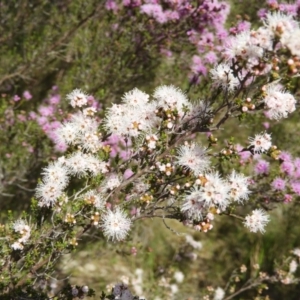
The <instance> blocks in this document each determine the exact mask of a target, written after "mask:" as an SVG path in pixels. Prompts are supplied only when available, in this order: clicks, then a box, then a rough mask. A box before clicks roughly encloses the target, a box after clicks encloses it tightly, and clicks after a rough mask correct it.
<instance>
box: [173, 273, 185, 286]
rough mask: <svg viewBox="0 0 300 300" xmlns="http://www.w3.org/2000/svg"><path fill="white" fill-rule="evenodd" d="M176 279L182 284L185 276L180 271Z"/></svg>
mask: <svg viewBox="0 0 300 300" xmlns="http://www.w3.org/2000/svg"><path fill="white" fill-rule="evenodd" d="M174 279H175V280H176V281H177V282H178V283H182V282H183V280H184V274H183V273H182V272H180V271H176V272H175V273H174Z"/></svg>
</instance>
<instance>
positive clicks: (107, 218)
mask: <svg viewBox="0 0 300 300" xmlns="http://www.w3.org/2000/svg"><path fill="white" fill-rule="evenodd" d="M101 227H102V229H103V233H104V235H105V236H106V237H107V238H108V239H111V240H113V241H115V240H117V241H121V240H124V239H125V237H126V236H127V234H128V231H129V230H130V227H131V220H130V219H129V218H128V217H127V216H126V214H125V213H124V212H123V211H122V210H121V209H120V208H119V207H117V208H116V209H115V211H111V210H108V211H107V212H106V213H105V214H104V215H103V219H102V225H101Z"/></svg>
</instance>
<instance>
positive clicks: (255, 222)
mask: <svg viewBox="0 0 300 300" xmlns="http://www.w3.org/2000/svg"><path fill="white" fill-rule="evenodd" d="M269 221H270V218H269V216H268V215H267V214H266V212H265V211H264V210H262V209H255V210H253V211H252V214H251V215H248V216H246V218H245V221H244V225H245V226H246V227H247V228H248V229H249V230H250V232H258V231H260V232H261V233H264V232H265V226H266V225H267V224H268V222H269Z"/></svg>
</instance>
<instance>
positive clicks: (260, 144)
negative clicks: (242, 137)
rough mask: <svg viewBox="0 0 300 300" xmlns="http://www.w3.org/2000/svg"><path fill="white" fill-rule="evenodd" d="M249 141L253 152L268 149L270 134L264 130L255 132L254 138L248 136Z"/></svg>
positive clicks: (270, 143) (270, 144) (269, 146)
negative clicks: (258, 132)
mask: <svg viewBox="0 0 300 300" xmlns="http://www.w3.org/2000/svg"><path fill="white" fill-rule="evenodd" d="M249 141H250V146H252V147H253V151H254V153H261V152H265V151H268V150H269V149H270V148H271V146H272V142H271V135H270V134H268V133H266V132H264V133H260V134H256V135H255V137H254V138H249Z"/></svg>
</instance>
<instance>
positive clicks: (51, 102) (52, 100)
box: [49, 95, 60, 105]
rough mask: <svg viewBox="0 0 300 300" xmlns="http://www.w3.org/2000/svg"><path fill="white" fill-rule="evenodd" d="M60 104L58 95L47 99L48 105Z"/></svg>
mask: <svg viewBox="0 0 300 300" xmlns="http://www.w3.org/2000/svg"><path fill="white" fill-rule="evenodd" d="M59 102H60V95H53V96H51V97H50V99H49V104H51V105H56V104H58V103H59Z"/></svg>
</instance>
